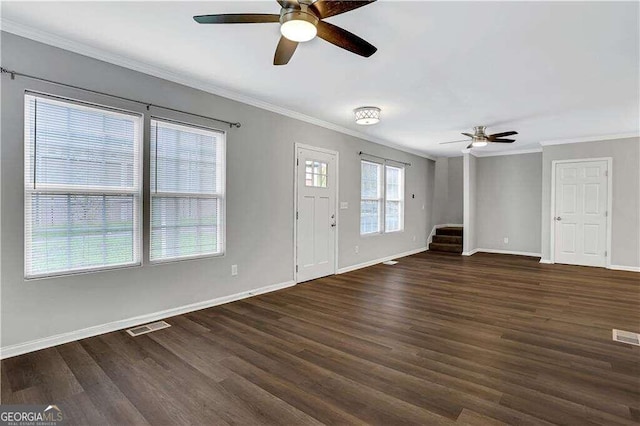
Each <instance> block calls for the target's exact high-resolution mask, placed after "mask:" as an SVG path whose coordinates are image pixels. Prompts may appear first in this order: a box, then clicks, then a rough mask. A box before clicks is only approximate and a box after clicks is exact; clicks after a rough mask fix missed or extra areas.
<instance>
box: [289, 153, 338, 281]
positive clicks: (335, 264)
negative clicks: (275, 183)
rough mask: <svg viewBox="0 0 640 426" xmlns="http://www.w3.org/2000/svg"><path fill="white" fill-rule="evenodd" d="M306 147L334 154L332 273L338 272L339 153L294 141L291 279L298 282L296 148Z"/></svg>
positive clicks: (297, 165)
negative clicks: (334, 191)
mask: <svg viewBox="0 0 640 426" xmlns="http://www.w3.org/2000/svg"><path fill="white" fill-rule="evenodd" d="M299 148H302V149H308V150H310V151H317V152H322V153H324V154H329V155H335V156H336V165H335V167H336V199H335V205H334V209H335V211H334V214H335V215H336V217H335V219H336V226H335V228H334V229H335V241H334V247H335V259H334V262H333V273H334V274H337V273H338V254H339V252H338V250H339V244H338V241H339V235H340V153H339V152H338V151H334V150H332V149H327V148H320V147H317V146H312V145H306V144H303V143H298V142H295V143H294V144H293V281H294V282H295V283H297V282H298V271H297V270H296V266H297V265H298V218H297V217H296V212H297V211H298V167H299V164H298V160H299V159H298V149H299Z"/></svg>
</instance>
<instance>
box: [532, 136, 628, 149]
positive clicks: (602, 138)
mask: <svg viewBox="0 0 640 426" xmlns="http://www.w3.org/2000/svg"><path fill="white" fill-rule="evenodd" d="M638 137H640V133H619V134H613V135H601V136H584V137H580V138H571V139H554V140H548V141H541V142H540V145H542V146H550V145H565V144H570V143H583V142H599V141H610V140H615V139H627V138H638Z"/></svg>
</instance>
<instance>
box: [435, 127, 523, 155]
mask: <svg viewBox="0 0 640 426" xmlns="http://www.w3.org/2000/svg"><path fill="white" fill-rule="evenodd" d="M486 128H487V127H486V126H476V127H474V128H473V134H471V133H462V134H463V135H465V136H468V137H470V138H471V144H469V146H467V149H469V148H480V147H483V146H487V144H489V143H513V142H515V141H516V140H515V139H502V138H504V137H505V136H511V135H517V134H518V132H514V131H510V132H502V133H494V134H493V135H487V134H486V133H485V129H486ZM466 141H467V139H462V140H459V141H451V142H440V145H445V144H448V143H458V142H466Z"/></svg>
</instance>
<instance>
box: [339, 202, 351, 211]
mask: <svg viewBox="0 0 640 426" xmlns="http://www.w3.org/2000/svg"><path fill="white" fill-rule="evenodd" d="M348 208H349V202H348V201H340V210H346V209H348Z"/></svg>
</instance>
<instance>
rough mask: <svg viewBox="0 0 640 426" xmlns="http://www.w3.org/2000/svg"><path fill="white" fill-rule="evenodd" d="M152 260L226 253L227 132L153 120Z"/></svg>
mask: <svg viewBox="0 0 640 426" xmlns="http://www.w3.org/2000/svg"><path fill="white" fill-rule="evenodd" d="M150 139H151V156H150V157H151V253H150V259H151V261H170V260H180V259H189V258H196V257H203V256H215V255H221V254H222V253H224V211H225V209H224V203H225V198H224V195H225V194H224V193H225V184H224V179H225V161H224V153H225V134H224V132H221V131H217V130H212V129H208V128H203V127H199V126H194V125H188V124H184V123H177V122H173V121H168V120H161V119H156V118H153V119H151V138H150Z"/></svg>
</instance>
